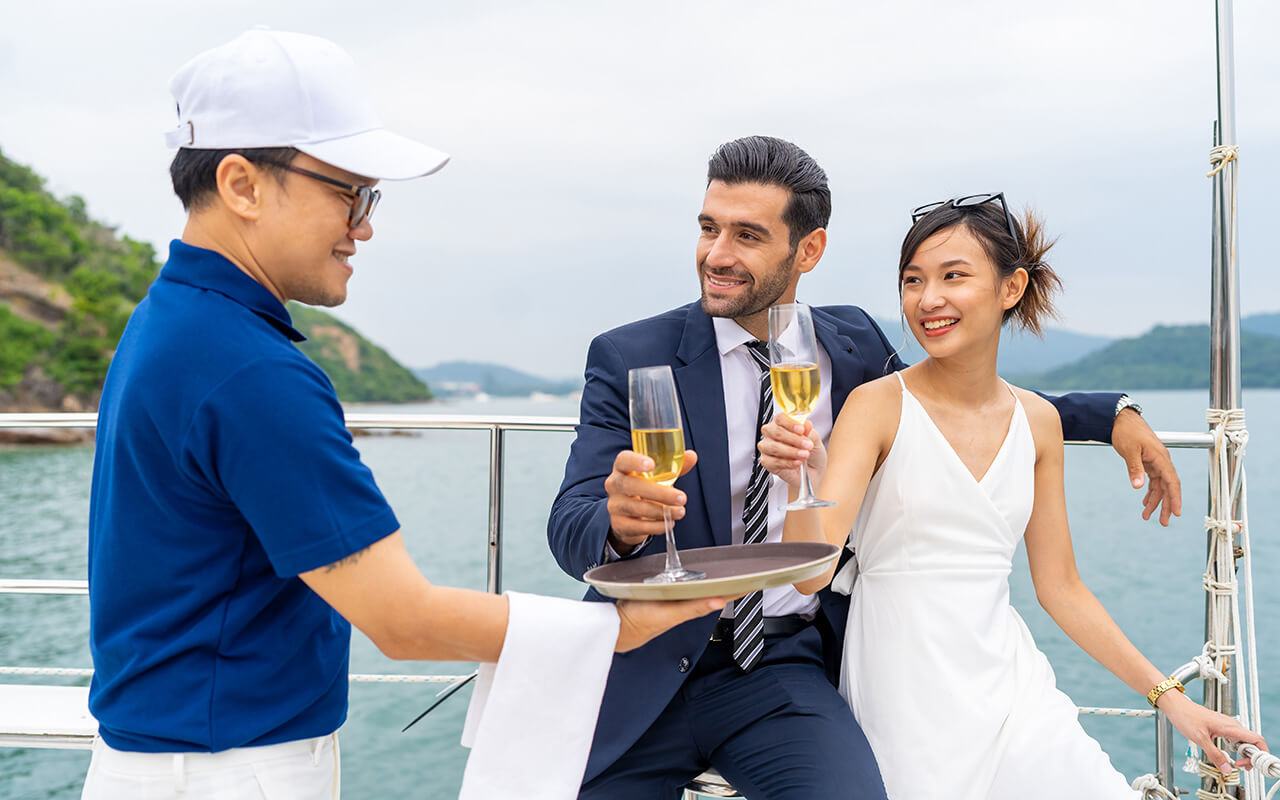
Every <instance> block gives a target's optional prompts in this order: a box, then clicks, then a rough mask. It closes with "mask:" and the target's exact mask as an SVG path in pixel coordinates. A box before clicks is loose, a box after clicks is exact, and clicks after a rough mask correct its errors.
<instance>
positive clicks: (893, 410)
mask: <svg viewBox="0 0 1280 800" xmlns="http://www.w3.org/2000/svg"><path fill="white" fill-rule="evenodd" d="M913 221H914V224H913V226H912V228H911V231H910V232H909V233H908V234H907V237H906V240H905V241H904V242H903V247H902V256H901V261H900V263H899V288H900V292H901V297H902V312H903V315H904V317H905V319H906V321H907V323H908V324H909V325H910V326H911V330H912V332H913V333H914V334H915V336H916V338H917V339H918V340H919V341H920V343H921V345H922V346H923V347H924V349H925V351H926V352H927V353H928V358H926V359H925V360H924V361H922V362H920V363H919V364H916V365H914V366H911V367H909V368H907V369H905V370H903V371H902V372H900V373H898V374H896V375H889V376H886V377H884V378H881V379H879V380H875V381H872V382H870V383H867V384H864V385H862V386H859V387H858V388H857V389H855V390H854V391H853V392H852V393H851V394H850V395H849V398H848V400H847V401H846V402H845V404H844V407H843V409H842V410H841V412H840V416H839V419H838V420H837V421H836V424H835V427H834V428H833V430H832V432H831V437H830V444H829V447H830V453H831V455H830V458H829V459H828V458H827V454H826V452H825V450H824V447H823V444H822V442H821V440H820V439H819V438H818V437H817V436H816V435H815V434H814V433H813V432H812V427H811V426H810V425H809V424H808V423H805V424H804V425H800V424H798V423H796V422H795V421H793V420H791V419H790V418H788V417H785V416H782V415H779V416H778V417H777V418H776V419H775V420H774V421H773V422H771V423H770V424H769V425H767V426H766V427H765V429H764V438H763V439H762V441H761V444H760V451H761V454H762V457H761V463H762V464H763V465H764V466H765V467H766V468H767V469H769V471H770V472H773V473H774V474H776V475H779V476H781V477H782V478H783V479H784V480H785V481H786V482H787V483H788V484H789V485H790V490H791V491H790V493H791V497H792V499H794V498H795V497H796V495H797V488H798V486H799V469H800V465H801V464H802V463H804V462H805V461H807V463H808V465H809V468H810V475H811V476H812V477H813V478H814V486H815V491H817V492H819V494H820V496H822V497H823V498H825V499H827V500H834V501H837V505H836V506H834V507H831V508H827V509H823V510H821V511H815V510H807V511H792V512H790V513H789V514H788V515H787V521H786V527H785V532H784V535H783V539H784V540H785V541H825V542H831V543H833V544H837V545H843V544H844V543H845V540H846V535H848V537H849V538H850V546H851V547H853V548H855V557H856V562H857V570H858V573H857V575H858V577H857V580H856V581H853V580H852V571H851V570H850V571H849V572H847V573H842V574H841V576H839V577H838V578H837V581H836V584H837V585H836V587H835V588H837V590H840V589H841V588H842V587H841V586H840V584H841V582H843V583H845V584H849V583H852V587H851V589H852V591H851V594H852V597H851V606H850V612H849V622H848V627H847V628H846V633H845V650H844V663H843V665H842V668H841V687H840V688H841V693H842V694H843V695H844V697H845V698H846V699H847V700H848V701H849V704H850V706H851V707H852V708H853V711H854V714H855V715H856V717H857V719H858V722H859V724H861V726H862V729H863V730H864V731H865V733H866V735H867V738H868V740H869V741H870V742H871V746H872V749H873V750H874V751H875V754H876V759H877V761H878V762H879V765H880V772H881V774H882V775H883V777H884V784H885V788H886V790H887V792H888V796H889V797H890V798H891V800H921V799H922V798H947V799H948V800H955V799H956V798H974V799H975V800H977V799H978V798H982V799H983V800H991V799H1000V800H1003V799H1004V798H1010V799H1011V798H1025V797H1032V796H1034V797H1037V798H1062V799H1063V800H1066V798H1071V799H1072V800H1076V798H1090V800H1098V799H1106V798H1126V799H1127V800H1132V798H1134V797H1135V794H1136V793H1135V791H1134V790H1133V789H1130V788H1129V785H1128V784H1127V782H1126V781H1125V779H1124V777H1123V776H1121V775H1120V773H1119V772H1117V771H1116V770H1115V769H1114V768H1113V767H1112V766H1111V762H1110V760H1109V759H1108V758H1107V756H1106V754H1105V753H1103V752H1102V750H1101V748H1100V747H1099V746H1098V744H1097V743H1096V742H1095V741H1094V740H1093V739H1091V738H1089V736H1088V735H1087V734H1086V733H1085V732H1084V730H1083V729H1082V728H1081V727H1080V724H1079V721H1078V719H1077V712H1076V707H1075V704H1074V703H1072V702H1071V700H1070V699H1069V698H1068V697H1067V696H1066V695H1065V694H1063V693H1062V692H1060V691H1058V690H1057V688H1055V685H1054V676H1053V670H1052V669H1051V668H1050V666H1049V662H1048V660H1047V659H1046V658H1045V656H1044V654H1043V653H1041V652H1040V651H1039V650H1038V649H1036V646H1035V642H1034V641H1032V638H1031V634H1030V633H1029V632H1028V630H1027V627H1026V625H1025V624H1024V623H1023V621H1022V619H1021V617H1019V616H1018V613H1017V612H1016V611H1015V610H1014V609H1013V607H1012V606H1011V605H1010V604H1009V583H1008V576H1009V572H1010V569H1011V564H1012V557H1013V554H1014V550H1015V549H1016V548H1017V545H1018V541H1019V539H1024V540H1025V542H1026V547H1027V559H1028V562H1029V563H1030V567H1031V576H1032V579H1033V581H1034V583H1035V588H1036V596H1037V598H1038V599H1039V601H1040V604H1041V605H1042V606H1043V607H1044V609H1045V610H1046V611H1048V613H1049V615H1050V616H1052V617H1053V619H1054V621H1055V622H1057V623H1058V625H1059V626H1061V628H1062V629H1063V630H1064V631H1065V632H1066V633H1067V635H1068V636H1070V637H1071V638H1072V639H1073V640H1074V641H1075V642H1076V643H1077V644H1078V645H1080V647H1081V648H1083V649H1084V650H1085V651H1086V652H1088V653H1089V655H1091V656H1093V657H1094V658H1095V659H1097V661H1098V662H1099V663H1101V664H1102V665H1103V666H1104V667H1106V668H1107V669H1109V670H1110V671H1111V672H1112V673H1114V674H1115V675H1116V676H1117V677H1118V678H1120V679H1121V680H1122V681H1124V682H1125V683H1126V684H1128V685H1129V686H1130V687H1132V688H1133V689H1134V690H1135V691H1137V692H1138V693H1139V694H1141V695H1144V696H1147V697H1148V698H1149V699H1150V700H1151V702H1152V703H1153V704H1156V705H1158V707H1159V708H1160V709H1161V710H1162V711H1164V712H1165V713H1166V714H1167V715H1168V717H1169V719H1170V720H1171V721H1172V722H1173V724H1174V726H1175V727H1176V728H1177V729H1178V730H1179V731H1180V732H1181V733H1182V734H1183V735H1184V736H1186V737H1187V738H1188V739H1189V740H1190V741H1192V742H1195V743H1196V744H1197V745H1199V746H1200V747H1202V748H1204V750H1205V752H1207V753H1208V754H1209V756H1210V758H1211V759H1212V760H1213V763H1215V764H1217V765H1219V766H1220V768H1222V769H1224V770H1228V769H1230V768H1231V767H1232V762H1231V759H1230V758H1229V757H1228V756H1227V755H1225V754H1224V753H1223V752H1222V751H1220V750H1219V749H1218V748H1217V747H1215V746H1214V742H1213V738H1214V737H1219V736H1225V737H1229V738H1231V739H1234V740H1237V741H1246V742H1252V743H1255V744H1257V745H1258V746H1259V747H1263V748H1265V746H1266V745H1265V742H1263V740H1262V738H1261V737H1260V736H1258V735H1256V734H1253V733H1252V732H1250V731H1248V730H1246V729H1245V728H1243V727H1242V726H1241V725H1240V724H1239V723H1238V722H1237V721H1236V720H1234V719H1232V718H1230V717H1227V716H1224V715H1222V714H1219V713H1217V712H1214V711H1210V710H1208V709H1206V708H1204V707H1203V706H1201V705H1199V704H1197V703H1195V702H1193V701H1192V700H1190V699H1189V698H1187V697H1186V696H1185V694H1184V693H1182V692H1180V691H1177V689H1180V688H1181V686H1180V685H1175V684H1176V682H1174V681H1170V680H1167V679H1166V677H1165V676H1164V675H1163V674H1161V673H1160V671H1159V670H1157V669H1156V668H1155V667H1154V666H1153V665H1152V664H1151V662H1149V661H1148V660H1147V659H1146V658H1145V657H1143V655H1142V654H1141V653H1140V652H1138V650H1137V649H1136V648H1135V647H1134V646H1133V645H1132V644H1131V643H1130V642H1129V640H1128V639H1127V638H1125V636H1124V634H1123V633H1122V632H1121V631H1120V629H1119V628H1118V627H1117V626H1116V624H1115V622H1113V621H1112V619H1111V617H1110V616H1109V615H1108V614H1107V611H1106V609H1104V608H1103V607H1102V605H1101V604H1100V603H1099V602H1098V600H1097V599H1096V598H1095V597H1094V596H1093V594H1092V593H1091V592H1090V591H1089V589H1088V588H1087V587H1086V586H1085V585H1084V583H1083V582H1082V581H1081V579H1080V576H1079V574H1078V573H1077V571H1076V564H1075V558H1074V556H1073V554H1072V549H1071V537H1070V534H1069V532H1068V529H1067V512H1066V503H1065V500H1064V497H1063V452H1062V427H1061V421H1060V419H1059V417H1058V413H1057V411H1056V410H1055V409H1054V408H1053V406H1052V405H1050V404H1049V403H1048V402H1047V401H1045V400H1044V399H1043V398H1041V397H1039V396H1038V395H1036V394H1034V393H1032V392H1028V391H1025V390H1022V389H1017V388H1014V387H1011V386H1009V385H1008V384H1006V383H1005V382H1004V381H1003V380H1001V379H1000V377H999V376H998V375H997V374H996V351H997V348H998V345H999V340H1000V330H1001V327H1002V325H1003V324H1004V323H1005V322H1009V321H1012V322H1014V323H1016V324H1019V325H1021V326H1022V327H1024V328H1026V329H1029V330H1031V331H1032V332H1035V333H1039V331H1040V322H1041V320H1042V319H1043V318H1044V317H1045V316H1046V315H1050V314H1052V307H1051V304H1050V294H1051V292H1052V290H1054V289H1056V288H1057V287H1058V286H1059V280H1058V278H1057V276H1056V275H1055V274H1054V273H1053V271H1052V270H1051V269H1050V268H1049V267H1048V265H1047V264H1045V263H1044V256H1045V253H1046V252H1047V251H1048V249H1049V246H1050V244H1051V243H1049V242H1047V241H1046V239H1045V236H1044V234H1043V231H1042V229H1041V226H1040V223H1039V222H1038V221H1037V220H1036V219H1035V218H1034V217H1033V216H1032V215H1031V214H1029V213H1028V214H1027V215H1026V217H1025V220H1024V221H1023V222H1022V223H1021V224H1019V223H1018V222H1017V221H1015V220H1014V218H1013V216H1012V215H1011V214H1010V213H1009V211H1008V208H1007V206H1006V205H1005V201H1004V197H1003V195H1002V194H996V195H976V196H972V197H967V198H960V199H958V200H949V201H946V202H942V203H935V204H931V205H930V206H924V207H921V208H920V209H917V211H916V213H915V214H913ZM864 495H865V502H864ZM851 528H852V532H851V533H850V529H851ZM846 569H848V568H846ZM833 570H834V567H833ZM831 579H832V573H830V572H829V573H827V574H826V575H824V576H820V577H818V578H815V579H812V580H810V581H808V582H804V583H800V584H797V588H799V589H800V591H802V592H806V593H812V592H815V591H817V590H818V589H820V588H822V587H823V586H825V585H826V584H827V583H828V582H829V581H831ZM849 589H850V586H848V585H846V586H844V587H843V590H846V591H848V590H849ZM1171 687H1172V689H1173V690H1170V689H1171ZM1244 765H1247V762H1246V761H1245V760H1240V761H1237V762H1235V766H1244Z"/></svg>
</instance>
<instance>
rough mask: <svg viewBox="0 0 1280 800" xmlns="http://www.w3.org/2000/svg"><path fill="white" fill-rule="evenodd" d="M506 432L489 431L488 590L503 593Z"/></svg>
mask: <svg viewBox="0 0 1280 800" xmlns="http://www.w3.org/2000/svg"><path fill="white" fill-rule="evenodd" d="M506 433H507V432H506V431H505V430H503V428H502V427H501V426H499V425H494V426H493V427H492V428H490V429H489V553H488V561H489V580H488V587H487V588H488V590H489V591H490V592H493V593H494V594H501V593H502V445H503V443H504V439H505V438H506Z"/></svg>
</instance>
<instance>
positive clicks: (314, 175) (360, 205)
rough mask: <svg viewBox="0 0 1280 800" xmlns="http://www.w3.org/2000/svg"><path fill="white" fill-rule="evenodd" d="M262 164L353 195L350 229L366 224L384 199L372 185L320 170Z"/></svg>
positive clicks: (276, 163) (277, 164)
mask: <svg viewBox="0 0 1280 800" xmlns="http://www.w3.org/2000/svg"><path fill="white" fill-rule="evenodd" d="M258 163H261V164H270V165H271V166H273V167H279V168H280V169H283V170H286V171H288V172H296V173H297V174H299V175H304V176H306V177H308V178H311V179H313V180H317V181H320V182H321V183H327V184H329V185H330V186H336V187H338V188H339V189H342V190H343V191H345V192H346V193H347V194H350V195H352V200H351V211H350V212H349V213H348V214H347V228H348V230H355V229H356V228H358V227H360V226H361V225H362V224H364V221H365V220H366V219H370V218H372V217H373V210H374V209H375V208H377V207H378V201H379V200H381V199H382V192H380V191H379V190H377V189H375V188H373V187H372V186H357V185H355V184H351V183H343V182H342V181H340V180H337V179H336V178H330V177H329V176H328V175H321V174H320V173H319V172H313V171H311V170H309V169H303V168H302V167H295V166H293V165H292V164H281V163H280V162H278V161H260V162H258Z"/></svg>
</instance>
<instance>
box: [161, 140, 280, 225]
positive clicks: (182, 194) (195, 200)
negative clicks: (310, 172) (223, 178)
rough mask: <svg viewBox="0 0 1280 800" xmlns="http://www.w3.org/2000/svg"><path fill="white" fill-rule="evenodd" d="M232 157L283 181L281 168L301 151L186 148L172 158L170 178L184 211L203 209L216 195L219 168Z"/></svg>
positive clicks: (263, 148)
mask: <svg viewBox="0 0 1280 800" xmlns="http://www.w3.org/2000/svg"><path fill="white" fill-rule="evenodd" d="M229 155H240V156H244V157H245V159H246V160H248V161H249V163H251V164H256V165H258V166H260V167H262V168H263V169H264V170H266V171H267V172H268V173H269V174H271V175H272V176H274V177H275V179H276V180H279V181H283V180H284V178H285V175H286V174H287V172H288V171H287V170H284V169H281V168H280V165H281V164H291V163H293V160H294V159H295V158H297V157H298V151H297V150H295V149H294V148H292V147H253V148H242V149H239V150H195V149H192V148H190V147H183V148H181V149H179V150H178V154H177V155H176V156H174V157H173V163H172V164H170V165H169V178H170V179H171V180H172V181H173V192H174V194H176V195H178V199H179V200H181V201H182V209H183V210H184V211H191V210H193V209H197V208H200V206H202V205H204V204H205V203H206V202H207V201H208V200H209V198H210V197H211V196H212V195H213V193H214V192H215V191H217V173H218V165H219V164H221V163H222V159H224V158H226V157H227V156H229Z"/></svg>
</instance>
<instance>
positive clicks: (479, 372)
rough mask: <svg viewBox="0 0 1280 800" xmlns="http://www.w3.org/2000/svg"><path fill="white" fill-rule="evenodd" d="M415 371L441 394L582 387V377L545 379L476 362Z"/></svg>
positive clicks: (518, 393)
mask: <svg viewBox="0 0 1280 800" xmlns="http://www.w3.org/2000/svg"><path fill="white" fill-rule="evenodd" d="M413 372H414V374H415V375H417V376H418V378H420V379H422V380H424V381H426V382H427V383H429V384H431V385H432V387H434V390H435V392H436V393H437V394H441V395H448V394H474V393H475V392H484V393H485V394H489V395H493V396H495V397H518V396H524V395H529V394H533V393H534V392H542V393H544V394H571V393H573V392H577V391H581V390H582V380H581V379H576V378H574V379H558V380H557V379H553V378H543V377H540V376H538V375H531V374H529V373H527V372H521V371H520V370H518V369H512V368H511V367H504V366H502V365H501V364H488V363H483V362H477V361H447V362H445V363H443V364H437V365H436V366H434V367H423V368H421V369H416V370H414V371H413Z"/></svg>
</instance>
